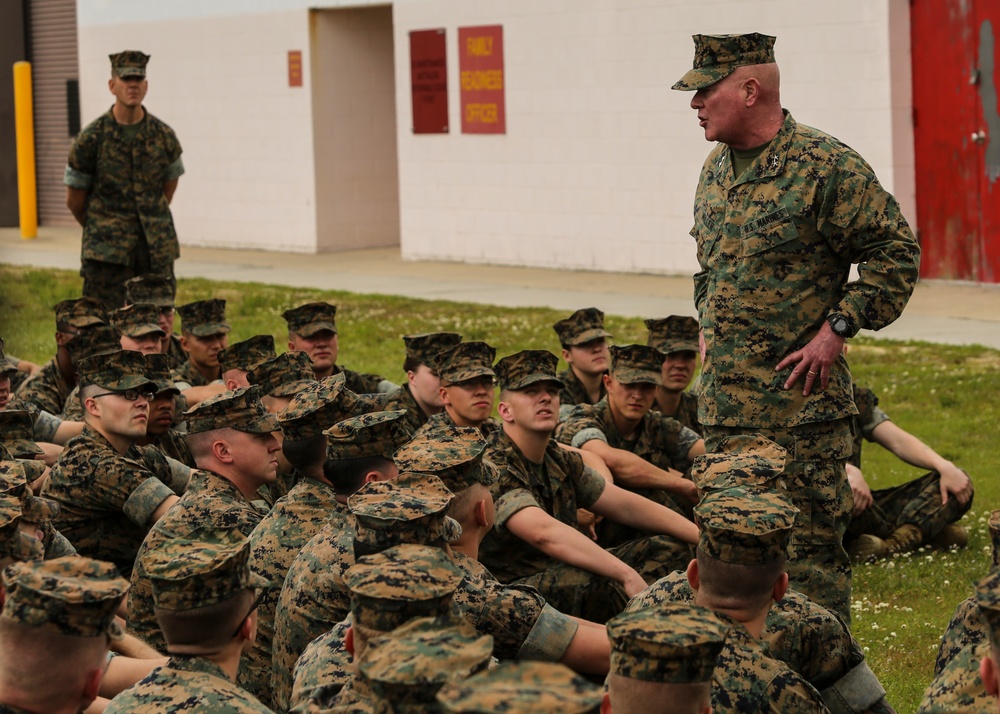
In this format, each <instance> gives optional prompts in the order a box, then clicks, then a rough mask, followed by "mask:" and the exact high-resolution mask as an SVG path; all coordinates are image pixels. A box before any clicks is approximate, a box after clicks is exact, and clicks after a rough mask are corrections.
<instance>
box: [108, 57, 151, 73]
mask: <svg viewBox="0 0 1000 714" xmlns="http://www.w3.org/2000/svg"><path fill="white" fill-rule="evenodd" d="M108 57H109V58H111V72H112V74H114V75H116V76H118V77H121V78H122V79H126V78H128V77H139V78H141V79H145V78H146V63H147V62H149V55H147V54H143V53H142V52H140V51H139V50H125V51H124V52H119V53H117V54H113V55H108Z"/></svg>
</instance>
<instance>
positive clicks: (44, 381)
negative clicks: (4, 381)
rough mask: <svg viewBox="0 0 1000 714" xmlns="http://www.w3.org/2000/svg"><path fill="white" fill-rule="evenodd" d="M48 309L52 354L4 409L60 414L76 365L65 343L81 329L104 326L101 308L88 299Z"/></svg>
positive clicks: (98, 303) (104, 319)
mask: <svg viewBox="0 0 1000 714" xmlns="http://www.w3.org/2000/svg"><path fill="white" fill-rule="evenodd" d="M52 309H53V310H54V311H55V313H56V354H55V356H54V357H53V358H52V359H51V360H49V361H48V362H46V363H45V364H44V365H42V368H41V370H39V371H38V373H36V374H34V375H32V377H31V378H30V379H29V380H27V381H26V382H25V383H24V384H22V385H21V388H20V389H19V390H18V391H17V394H15V395H14V398H13V399H11V400H10V403H9V404H8V405H7V408H8V409H28V408H33V409H37V410H38V411H46V412H48V413H49V414H53V415H56V416H58V415H59V414H61V413H62V410H63V407H65V406H66V400H67V399H68V398H69V395H70V392H72V391H73V387H75V386H76V365H75V364H74V363H73V357H72V354H71V353H70V351H69V343H70V342H71V341H72V340H73V339H74V338H75V337H76V336H77V335H78V334H79V333H80V332H81V331H82V330H86V329H88V328H91V327H94V326H96V325H106V324H107V315H106V313H105V309H104V305H103V304H102V303H101V302H99V301H97V300H93V299H91V298H78V299H76V300H63V301H62V302H60V303H58V304H57V305H55V306H53V308H52Z"/></svg>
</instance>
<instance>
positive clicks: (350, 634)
mask: <svg viewBox="0 0 1000 714" xmlns="http://www.w3.org/2000/svg"><path fill="white" fill-rule="evenodd" d="M344 649H345V650H347V651H348V652H350V653H351V657H353V656H354V625H351V626H350V627H348V628H347V632H346V633H344Z"/></svg>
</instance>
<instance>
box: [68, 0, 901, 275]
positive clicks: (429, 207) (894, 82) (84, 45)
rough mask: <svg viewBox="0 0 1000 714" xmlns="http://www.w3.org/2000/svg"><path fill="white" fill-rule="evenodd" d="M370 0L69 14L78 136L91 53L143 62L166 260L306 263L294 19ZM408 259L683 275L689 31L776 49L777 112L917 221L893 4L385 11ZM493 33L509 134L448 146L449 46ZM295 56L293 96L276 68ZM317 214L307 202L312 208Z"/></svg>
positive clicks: (801, 0) (96, 8) (298, 35)
mask: <svg viewBox="0 0 1000 714" xmlns="http://www.w3.org/2000/svg"><path fill="white" fill-rule="evenodd" d="M377 4H386V3H384V2H383V3H378V2H368V1H365V0H355V1H348V0H327V1H325V2H318V3H317V2H313V3H307V2H306V1H305V0H211V2H205V1H204V0H171V2H164V3H153V2H134V0H78V21H79V46H80V65H81V66H80V87H81V90H80V91H81V108H82V117H83V121H84V123H87V122H89V121H90V120H91V119H93V118H95V117H96V116H97V115H98V114H100V113H101V112H103V111H106V110H107V108H108V106H110V104H111V101H112V98H111V95H110V94H108V92H107V89H106V86H107V78H108V73H109V66H108V60H107V55H108V54H109V53H112V52H116V51H119V50H122V49H142V50H144V51H146V52H148V53H150V54H151V55H152V56H153V59H152V61H151V63H150V66H149V81H150V90H149V95H148V97H147V102H146V104H147V107H148V108H149V110H150V111H151V112H152V113H154V114H156V115H157V116H159V117H161V118H162V119H164V120H165V121H167V122H168V123H169V124H170V125H171V126H173V127H174V129H175V130H176V131H177V133H178V136H179V137H180V139H181V142H182V144H183V145H184V161H185V164H186V166H187V168H188V173H187V174H186V175H185V176H184V177H183V178H182V179H181V183H180V187H179V189H178V192H177V196H176V198H175V201H174V217H175V220H176V222H177V226H178V231H179V234H180V237H181V242H182V244H186V245H204V246H220V247H232V248H262V249H269V250H281V251H294V252H306V253H311V252H316V251H317V250H319V249H323V248H327V249H328V248H329V247H330V245H329V242H324V241H323V240H321V239H320V238H318V237H317V218H316V214H317V206H316V203H317V200H318V199H317V193H320V194H323V191H322V190H318V189H317V184H316V154H317V149H316V147H314V142H313V136H314V130H315V129H314V125H313V114H314V112H313V107H312V105H311V98H310V97H311V91H312V88H311V81H312V78H311V77H310V62H311V59H312V58H311V57H310V35H309V32H310V30H309V27H310V23H309V8H310V7H312V8H333V7H361V6H365V5H377ZM392 5H393V24H394V28H393V36H394V45H395V47H394V52H395V59H394V61H395V75H396V77H395V82H396V109H395V114H396V128H397V137H398V162H399V167H398V169H399V170H398V174H399V226H400V235H401V247H402V252H403V255H404V257H406V258H411V259H449V260H458V261H467V262H487V263H497V264H509V265H532V266H551V267H564V268H585V269H593V270H623V271H635V272H652V273H679V274H689V273H691V272H693V271H694V270H695V269H696V263H695V258H694V249H693V245H692V242H691V240H690V238H689V236H688V230H689V228H690V222H691V219H690V216H691V202H692V199H693V194H694V187H695V183H696V181H697V176H698V171H699V169H700V166H701V163H702V161H703V159H704V157H705V156H706V154H707V153H708V151H709V150H710V148H711V147H710V145H709V144H708V143H707V142H705V141H704V139H703V138H702V135H701V131H700V129H699V127H698V124H697V120H696V119H695V116H694V112H693V111H692V110H691V109H690V108H689V107H688V101H689V100H690V95H689V94H685V93H679V92H672V91H670V89H669V87H670V85H671V84H672V83H673V82H674V81H675V80H676V79H677V78H678V77H679V76H680V75H681V74H683V72H684V71H685V70H686V69H687V68H688V67H689V66H690V64H691V58H692V54H693V45H692V42H691V38H690V36H691V35H692V34H694V33H699V32H700V33H727V32H748V31H760V32H766V33H770V34H774V35H777V36H778V42H777V45H776V52H777V56H778V60H779V63H780V64H781V68H782V76H783V100H784V101H783V103H784V104H785V106H786V107H788V108H789V109H790V110H791V111H792V113H793V114H794V116H795V117H796V118H797V119H798V120H799V121H801V122H804V123H807V124H812V125H814V126H818V127H820V128H822V129H824V130H826V131H829V132H830V133H832V134H834V135H835V136H838V137H839V138H840V139H842V140H843V141H845V142H846V143H848V144H850V145H851V146H853V147H854V148H856V149H857V150H859V151H860V152H861V153H862V154H863V155H864V156H865V157H866V158H867V159H868V160H869V161H870V163H871V164H872V165H873V167H874V168H875V171H876V172H877V173H878V175H879V177H880V179H881V180H882V182H883V183H884V184H885V185H886V186H887V187H888V188H890V189H891V190H894V192H896V194H897V196H898V198H899V199H900V202H901V204H902V205H903V209H904V212H905V213H906V215H907V216H908V218H909V219H910V220H911V222H913V221H914V220H915V211H914V185H913V149H912V146H913V138H912V129H911V126H910V121H909V116H910V70H909V63H910V59H909V20H908V4H907V0H843V1H842V2H840V3H830V2H828V0H396V2H394V3H392ZM492 24H500V25H503V28H504V54H505V80H506V104H507V134H506V135H501V136H483V135H462V134H461V133H460V129H459V128H460V126H461V122H460V116H459V111H460V107H459V92H458V46H457V42H458V28H459V27H464V26H472V25H492ZM437 27H443V28H445V29H446V30H447V33H448V37H447V47H448V77H449V111H450V115H451V116H450V125H451V127H452V133H451V134H447V135H421V136H414V135H413V134H412V132H411V130H410V127H411V120H410V88H409V77H410V72H409V36H408V33H409V32H410V31H411V30H418V29H430V28H437ZM296 49H298V50H302V52H303V67H304V86H303V87H301V88H290V87H289V86H288V80H287V52H288V51H289V50H296ZM319 200H322V196H320V199H319Z"/></svg>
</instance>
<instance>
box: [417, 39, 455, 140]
mask: <svg viewBox="0 0 1000 714" xmlns="http://www.w3.org/2000/svg"><path fill="white" fill-rule="evenodd" d="M446 54H447V48H446V47H445V34H444V30H416V31H414V32H411V33H410V95H411V98H412V101H413V133H414V134H447V133H448V61H447V58H446Z"/></svg>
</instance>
